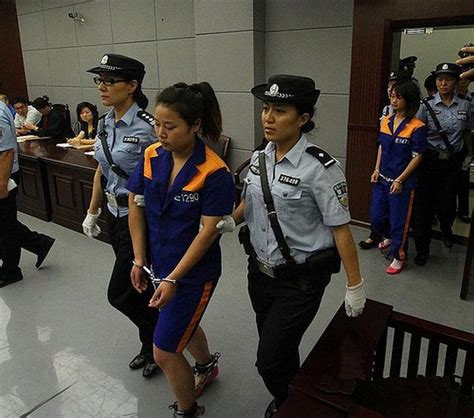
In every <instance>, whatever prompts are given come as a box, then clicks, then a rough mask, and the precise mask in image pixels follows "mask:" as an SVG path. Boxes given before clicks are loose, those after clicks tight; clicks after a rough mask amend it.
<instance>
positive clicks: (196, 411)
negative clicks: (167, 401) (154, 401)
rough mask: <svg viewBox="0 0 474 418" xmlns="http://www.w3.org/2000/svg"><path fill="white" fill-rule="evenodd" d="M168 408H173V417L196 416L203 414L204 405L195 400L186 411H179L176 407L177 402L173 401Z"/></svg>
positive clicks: (193, 417) (189, 417)
mask: <svg viewBox="0 0 474 418" xmlns="http://www.w3.org/2000/svg"><path fill="white" fill-rule="evenodd" d="M169 409H174V413H173V418H196V417H200V416H201V415H204V411H205V409H204V406H203V405H198V403H197V402H194V406H193V407H192V408H191V409H188V410H187V411H180V410H179V409H178V403H177V402H175V403H174V404H172V405H170V406H169Z"/></svg>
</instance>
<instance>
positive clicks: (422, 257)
mask: <svg viewBox="0 0 474 418" xmlns="http://www.w3.org/2000/svg"><path fill="white" fill-rule="evenodd" d="M427 261H428V255H427V254H417V255H416V256H415V264H416V265H417V266H420V267H422V266H424V265H425V264H426V262H427Z"/></svg>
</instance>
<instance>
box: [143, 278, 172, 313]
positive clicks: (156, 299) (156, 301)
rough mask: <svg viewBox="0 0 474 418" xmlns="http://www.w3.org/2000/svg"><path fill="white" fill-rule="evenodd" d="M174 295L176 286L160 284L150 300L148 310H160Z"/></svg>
mask: <svg viewBox="0 0 474 418" xmlns="http://www.w3.org/2000/svg"><path fill="white" fill-rule="evenodd" d="M175 293H176V285H175V284H173V283H170V282H161V283H160V285H159V286H158V287H157V288H156V290H155V293H153V296H152V297H151V299H150V303H149V304H148V306H149V307H150V308H157V309H161V308H163V307H165V306H166V305H167V304H168V303H169V302H170V301H171V299H173V297H174V295H175Z"/></svg>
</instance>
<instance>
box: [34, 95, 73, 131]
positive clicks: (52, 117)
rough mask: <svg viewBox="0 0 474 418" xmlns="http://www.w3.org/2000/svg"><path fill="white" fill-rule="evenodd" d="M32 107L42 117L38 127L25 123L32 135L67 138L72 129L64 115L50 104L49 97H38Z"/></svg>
mask: <svg viewBox="0 0 474 418" xmlns="http://www.w3.org/2000/svg"><path fill="white" fill-rule="evenodd" d="M32 105H33V107H35V108H36V110H38V112H40V113H41V115H42V117H41V120H40V122H39V123H38V125H37V126H34V125H33V124H30V123H25V128H27V129H29V130H30V131H31V133H32V134H35V135H38V136H50V137H51V138H61V139H63V138H66V136H67V133H68V132H69V131H70V130H71V128H70V127H68V126H67V122H66V118H65V117H64V115H63V113H62V112H61V111H60V110H59V109H56V108H55V107H54V106H52V105H51V103H49V98H48V96H43V97H38V98H37V99H35V100H33V103H32Z"/></svg>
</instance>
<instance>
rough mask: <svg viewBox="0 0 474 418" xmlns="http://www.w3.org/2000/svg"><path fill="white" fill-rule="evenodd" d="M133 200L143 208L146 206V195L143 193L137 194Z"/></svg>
mask: <svg viewBox="0 0 474 418" xmlns="http://www.w3.org/2000/svg"><path fill="white" fill-rule="evenodd" d="M133 201H134V202H135V203H136V204H137V206H140V207H142V208H144V207H145V196H143V195H142V194H136V195H135V197H134V198H133Z"/></svg>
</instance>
